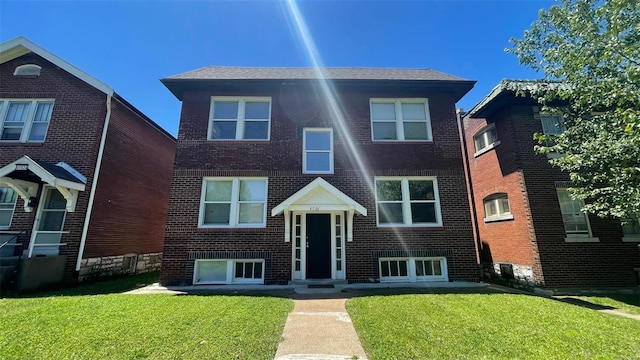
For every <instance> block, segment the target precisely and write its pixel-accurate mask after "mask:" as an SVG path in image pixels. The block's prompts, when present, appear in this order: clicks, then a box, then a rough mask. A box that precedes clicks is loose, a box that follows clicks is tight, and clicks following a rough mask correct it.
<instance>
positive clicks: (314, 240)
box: [307, 214, 331, 279]
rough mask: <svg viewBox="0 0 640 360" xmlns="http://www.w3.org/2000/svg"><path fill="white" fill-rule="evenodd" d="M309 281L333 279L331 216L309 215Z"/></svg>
mask: <svg viewBox="0 0 640 360" xmlns="http://www.w3.org/2000/svg"><path fill="white" fill-rule="evenodd" d="M307 279H331V215H330V214H309V215H307Z"/></svg>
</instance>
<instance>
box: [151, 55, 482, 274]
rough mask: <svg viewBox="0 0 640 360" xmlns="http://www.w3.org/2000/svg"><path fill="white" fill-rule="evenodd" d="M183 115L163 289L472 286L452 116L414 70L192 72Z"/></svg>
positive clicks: (447, 103) (462, 85)
mask: <svg viewBox="0 0 640 360" xmlns="http://www.w3.org/2000/svg"><path fill="white" fill-rule="evenodd" d="M162 82H163V83H164V84H165V86H167V88H168V89H169V90H170V91H171V92H172V93H173V94H174V95H175V96H176V97H177V98H178V99H179V100H181V101H182V112H181V119H180V128H179V135H178V146H177V153H176V162H175V168H174V174H173V180H172V185H171V195H170V200H169V215H168V221H167V232H166V237H165V247H164V256H163V260H162V271H161V282H162V283H164V284H238V283H239V284H247V283H254V284H287V283H289V282H303V283H304V282H314V281H334V282H350V283H354V282H374V281H376V282H377V281H382V282H386V281H390V282H391V281H402V282H407V281H455V280H471V281H477V280H478V269H477V259H476V252H475V247H474V241H473V234H472V227H471V219H470V214H469V207H468V200H467V192H466V187H465V186H466V185H465V178H464V170H463V162H462V153H461V146H460V142H459V137H458V136H459V135H458V126H457V122H456V115H455V103H456V101H458V100H459V99H460V98H461V97H462V96H463V95H464V94H466V93H467V92H468V91H469V90H470V89H471V88H472V87H473V84H474V82H473V81H468V80H464V79H461V78H458V77H454V76H451V75H447V74H443V73H439V72H436V71H431V70H422V69H364V68H327V69H322V70H319V69H311V68H239V67H204V68H201V69H198V70H195V71H191V72H187V73H184V74H180V75H176V76H172V77H168V78H165V79H162Z"/></svg>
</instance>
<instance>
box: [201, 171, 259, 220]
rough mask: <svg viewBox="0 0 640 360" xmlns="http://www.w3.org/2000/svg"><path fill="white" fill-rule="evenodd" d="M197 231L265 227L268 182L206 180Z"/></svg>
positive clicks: (245, 179)
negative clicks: (199, 229)
mask: <svg viewBox="0 0 640 360" xmlns="http://www.w3.org/2000/svg"><path fill="white" fill-rule="evenodd" d="M201 199H202V201H201V206H200V227H264V226H265V225H266V218H265V216H266V213H267V211H266V210H267V179H264V178H205V179H204V180H203V183H202V196H201Z"/></svg>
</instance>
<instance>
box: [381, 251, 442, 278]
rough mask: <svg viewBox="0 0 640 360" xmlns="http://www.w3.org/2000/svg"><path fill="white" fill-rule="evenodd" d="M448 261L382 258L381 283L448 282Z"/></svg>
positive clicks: (439, 258) (439, 259) (438, 259)
mask: <svg viewBox="0 0 640 360" xmlns="http://www.w3.org/2000/svg"><path fill="white" fill-rule="evenodd" d="M447 280H448V275H447V266H446V259H445V258H443V257H438V258H380V281H381V282H393V281H409V282H415V281H447Z"/></svg>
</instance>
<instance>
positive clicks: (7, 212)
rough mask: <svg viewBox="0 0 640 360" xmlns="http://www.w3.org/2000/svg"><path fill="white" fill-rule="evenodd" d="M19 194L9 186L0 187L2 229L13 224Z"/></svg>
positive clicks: (0, 224) (0, 221)
mask: <svg viewBox="0 0 640 360" xmlns="http://www.w3.org/2000/svg"><path fill="white" fill-rule="evenodd" d="M16 199H17V194H16V193H15V191H13V190H11V189H10V188H7V187H0V229H1V228H8V227H9V226H10V225H11V219H12V218H13V211H14V209H15V207H16Z"/></svg>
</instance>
